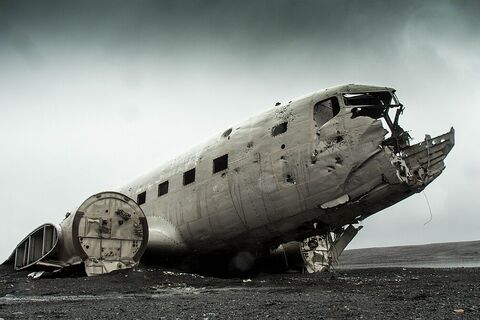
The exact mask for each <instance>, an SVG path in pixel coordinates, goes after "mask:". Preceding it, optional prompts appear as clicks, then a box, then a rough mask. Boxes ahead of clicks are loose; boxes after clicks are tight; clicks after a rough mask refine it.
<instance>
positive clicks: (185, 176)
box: [183, 168, 195, 186]
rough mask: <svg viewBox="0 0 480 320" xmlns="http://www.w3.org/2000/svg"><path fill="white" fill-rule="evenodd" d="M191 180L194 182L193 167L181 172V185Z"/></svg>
mask: <svg viewBox="0 0 480 320" xmlns="http://www.w3.org/2000/svg"><path fill="white" fill-rule="evenodd" d="M192 182H195V168H193V169H191V170H188V171H187V172H185V173H184V174H183V185H184V186H186V185H187V184H190V183H192Z"/></svg>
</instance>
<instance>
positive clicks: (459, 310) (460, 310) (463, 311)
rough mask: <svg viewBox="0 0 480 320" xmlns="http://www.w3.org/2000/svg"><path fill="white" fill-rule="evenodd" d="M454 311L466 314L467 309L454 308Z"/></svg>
mask: <svg viewBox="0 0 480 320" xmlns="http://www.w3.org/2000/svg"><path fill="white" fill-rule="evenodd" d="M453 312H455V314H464V313H465V310H463V309H454V310H453Z"/></svg>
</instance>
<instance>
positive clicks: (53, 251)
mask: <svg viewBox="0 0 480 320" xmlns="http://www.w3.org/2000/svg"><path fill="white" fill-rule="evenodd" d="M147 242H148V225H147V220H146V218H145V214H144V213H143V211H142V209H141V208H140V206H138V204H137V203H136V202H135V201H133V200H132V199H130V198H129V197H127V196H125V195H123V194H120V193H117V192H102V193H98V194H95V195H93V196H91V197H89V198H88V199H87V200H85V201H84V202H83V203H82V204H81V205H80V207H79V208H78V209H77V210H76V211H75V213H74V214H67V216H66V218H65V219H64V220H63V221H62V222H61V223H60V225H58V226H56V225H53V224H45V225H42V226H40V227H39V228H37V229H35V230H34V231H33V232H31V233H30V234H29V235H28V236H27V237H25V238H24V239H23V240H22V241H21V242H20V243H19V244H18V245H17V247H16V249H15V252H14V254H12V257H11V258H10V259H11V260H13V261H14V268H15V270H22V269H27V268H32V267H35V268H36V269H61V268H64V267H67V266H72V265H77V264H80V263H82V262H83V264H84V267H85V272H86V273H87V275H89V276H93V275H98V274H103V273H108V272H111V271H114V270H118V269H125V268H132V267H134V266H135V265H137V264H138V262H139V260H140V258H141V256H142V255H143V253H144V252H145V249H146V247H147Z"/></svg>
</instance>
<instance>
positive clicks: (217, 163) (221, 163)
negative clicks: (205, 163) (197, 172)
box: [213, 153, 228, 173]
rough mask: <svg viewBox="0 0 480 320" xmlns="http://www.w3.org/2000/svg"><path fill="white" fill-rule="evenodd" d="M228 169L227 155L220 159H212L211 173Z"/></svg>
mask: <svg viewBox="0 0 480 320" xmlns="http://www.w3.org/2000/svg"><path fill="white" fill-rule="evenodd" d="M227 168H228V153H227V154H224V155H223V156H221V157H218V158H216V159H213V173H216V172H219V171H222V170H225V169H227Z"/></svg>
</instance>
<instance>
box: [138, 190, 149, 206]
mask: <svg viewBox="0 0 480 320" xmlns="http://www.w3.org/2000/svg"><path fill="white" fill-rule="evenodd" d="M146 199H147V191H143V192H142V193H139V194H138V195H137V203H138V205H142V204H144V203H145V200H146Z"/></svg>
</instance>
